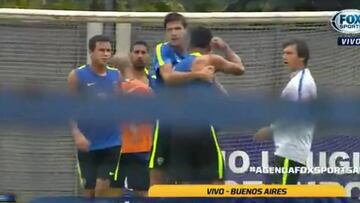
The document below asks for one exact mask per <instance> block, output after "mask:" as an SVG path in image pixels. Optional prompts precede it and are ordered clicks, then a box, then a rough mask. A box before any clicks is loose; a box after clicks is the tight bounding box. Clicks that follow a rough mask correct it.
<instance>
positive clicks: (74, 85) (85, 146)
mask: <svg viewBox="0 0 360 203" xmlns="http://www.w3.org/2000/svg"><path fill="white" fill-rule="evenodd" d="M68 87H69V90H70V92H71V93H72V94H74V95H76V94H77V93H78V81H77V76H76V73H75V70H72V71H71V72H70V73H69V76H68ZM70 130H71V134H72V135H73V137H74V141H75V145H76V147H77V148H78V149H79V150H80V151H88V150H89V146H90V143H89V141H88V140H87V139H86V137H85V136H84V135H83V134H82V133H81V132H80V130H79V128H78V125H77V123H76V121H75V120H73V119H72V120H70Z"/></svg>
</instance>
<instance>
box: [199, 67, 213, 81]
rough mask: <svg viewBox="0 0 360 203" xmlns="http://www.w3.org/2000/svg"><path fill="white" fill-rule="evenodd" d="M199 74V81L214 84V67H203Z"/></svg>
mask: <svg viewBox="0 0 360 203" xmlns="http://www.w3.org/2000/svg"><path fill="white" fill-rule="evenodd" d="M198 72H199V74H200V79H201V80H204V81H206V82H210V83H212V82H214V79H215V67H214V66H205V67H204V68H203V69H201V70H200V71H198Z"/></svg>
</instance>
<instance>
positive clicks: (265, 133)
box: [254, 127, 271, 141]
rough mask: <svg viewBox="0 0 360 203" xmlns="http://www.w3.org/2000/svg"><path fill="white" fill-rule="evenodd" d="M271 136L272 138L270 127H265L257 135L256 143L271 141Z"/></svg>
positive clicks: (255, 136)
mask: <svg viewBox="0 0 360 203" xmlns="http://www.w3.org/2000/svg"><path fill="white" fill-rule="evenodd" d="M270 136H271V129H270V127H263V128H261V129H260V130H258V131H257V132H256V133H255V135H254V140H255V141H264V140H267V139H269V138H270Z"/></svg>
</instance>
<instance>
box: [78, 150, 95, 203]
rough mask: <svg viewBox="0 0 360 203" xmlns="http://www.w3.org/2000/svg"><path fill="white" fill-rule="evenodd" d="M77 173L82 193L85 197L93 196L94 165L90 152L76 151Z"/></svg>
mask: <svg viewBox="0 0 360 203" xmlns="http://www.w3.org/2000/svg"><path fill="white" fill-rule="evenodd" d="M77 158H78V163H77V167H78V175H79V178H80V184H81V186H82V187H83V190H82V194H83V196H85V197H94V196H95V184H96V165H95V162H94V157H93V153H92V152H78V155H77Z"/></svg>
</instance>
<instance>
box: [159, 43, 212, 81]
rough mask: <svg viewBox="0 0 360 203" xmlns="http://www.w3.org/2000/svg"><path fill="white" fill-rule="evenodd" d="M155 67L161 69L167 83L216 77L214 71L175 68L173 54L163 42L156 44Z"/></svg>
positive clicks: (209, 79) (207, 79) (206, 79)
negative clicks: (188, 70)
mask: <svg viewBox="0 0 360 203" xmlns="http://www.w3.org/2000/svg"><path fill="white" fill-rule="evenodd" d="M154 66H155V68H158V69H159V72H160V75H161V77H162V78H163V80H164V82H165V83H166V84H167V85H179V84H184V83H187V82H189V81H192V80H195V79H201V80H205V81H209V82H211V81H212V80H213V79H214V73H209V72H206V71H198V72H178V71H174V70H173V66H172V61H171V54H170V53H168V52H166V50H164V49H163V48H162V45H161V44H158V45H157V46H156V51H155V64H154Z"/></svg>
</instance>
